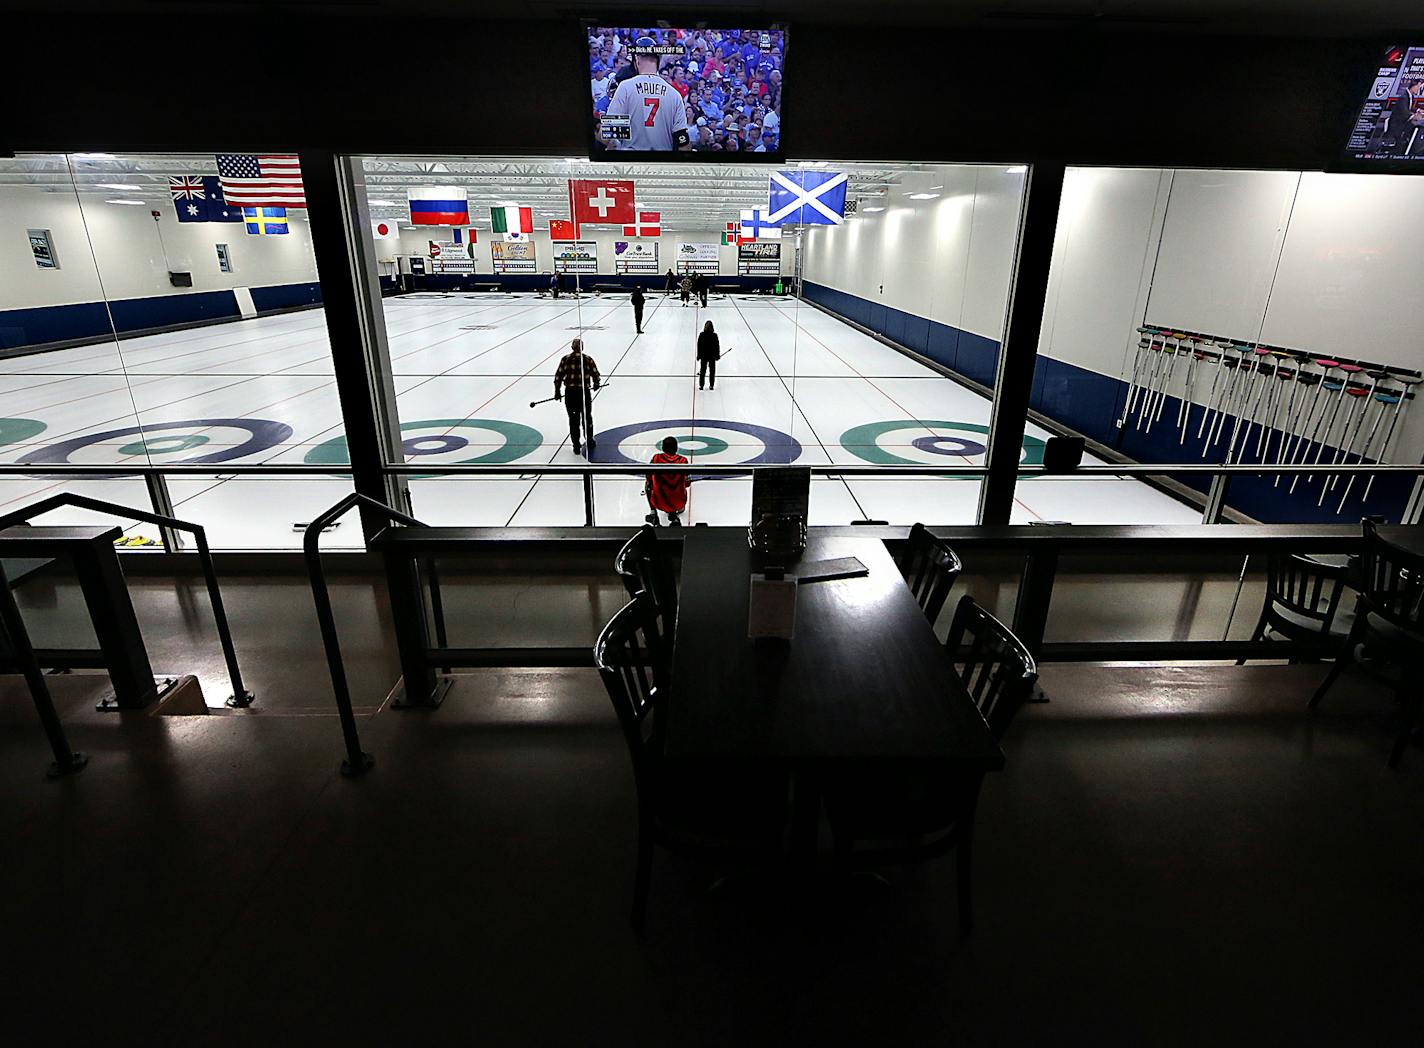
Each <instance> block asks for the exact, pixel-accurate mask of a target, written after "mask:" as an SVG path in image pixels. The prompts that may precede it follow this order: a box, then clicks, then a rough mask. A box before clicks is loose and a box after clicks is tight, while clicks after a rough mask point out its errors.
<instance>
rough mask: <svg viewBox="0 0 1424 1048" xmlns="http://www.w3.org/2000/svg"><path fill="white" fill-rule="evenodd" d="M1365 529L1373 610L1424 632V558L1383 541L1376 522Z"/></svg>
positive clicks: (1368, 593)
mask: <svg viewBox="0 0 1424 1048" xmlns="http://www.w3.org/2000/svg"><path fill="white" fill-rule="evenodd" d="M1361 524H1362V525H1363V527H1364V529H1365V554H1364V558H1363V560H1364V564H1363V567H1364V576H1365V593H1364V596H1365V600H1366V602H1367V603H1368V605H1369V610H1370V611H1373V612H1374V613H1375V614H1377V615H1379V616H1380V617H1381V618H1383V619H1385V620H1386V621H1388V622H1390V623H1392V624H1393V625H1395V626H1397V627H1399V628H1400V629H1402V630H1409V631H1411V632H1413V633H1424V556H1420V555H1419V554H1417V553H1410V552H1409V551H1408V550H1405V549H1401V548H1400V547H1398V546H1396V545H1394V544H1393V543H1392V542H1386V541H1385V540H1384V539H1382V538H1380V534H1379V529H1378V528H1377V527H1376V526H1375V522H1374V521H1372V520H1369V519H1366V520H1363V521H1361Z"/></svg>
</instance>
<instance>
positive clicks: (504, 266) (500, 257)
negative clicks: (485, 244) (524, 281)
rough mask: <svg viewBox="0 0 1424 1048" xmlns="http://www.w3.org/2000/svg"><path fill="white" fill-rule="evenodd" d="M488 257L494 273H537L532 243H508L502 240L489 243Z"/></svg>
mask: <svg viewBox="0 0 1424 1048" xmlns="http://www.w3.org/2000/svg"><path fill="white" fill-rule="evenodd" d="M490 259H491V260H492V261H493V262H494V271H495V272H496V273H537V272H538V271H539V268H538V266H537V265H535V261H534V244H533V242H532V241H531V242H530V243H528V244H509V243H506V242H505V241H503V240H495V241H492V242H491V243H490Z"/></svg>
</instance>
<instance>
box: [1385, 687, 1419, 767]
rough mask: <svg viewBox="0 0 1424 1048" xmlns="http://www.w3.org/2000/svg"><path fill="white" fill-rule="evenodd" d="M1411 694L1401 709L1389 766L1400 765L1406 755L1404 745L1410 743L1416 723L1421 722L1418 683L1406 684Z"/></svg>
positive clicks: (1390, 752)
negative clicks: (1401, 759)
mask: <svg viewBox="0 0 1424 1048" xmlns="http://www.w3.org/2000/svg"><path fill="white" fill-rule="evenodd" d="M1405 686H1406V687H1408V688H1409V689H1410V692H1411V694H1410V695H1409V697H1408V698H1406V699H1405V700H1404V708H1403V709H1401V710H1400V711H1399V731H1398V732H1397V733H1396V734H1395V736H1394V747H1393V748H1392V749H1391V750H1390V751H1389V766H1390V767H1391V768H1398V767H1399V760H1400V758H1401V757H1403V756H1404V747H1405V746H1407V745H1409V737H1410V736H1411V735H1412V734H1414V725H1415V724H1417V723H1418V722H1419V706H1420V695H1419V690H1418V685H1417V684H1416V683H1410V684H1406V685H1405Z"/></svg>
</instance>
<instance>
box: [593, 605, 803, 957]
mask: <svg viewBox="0 0 1424 1048" xmlns="http://www.w3.org/2000/svg"><path fill="white" fill-rule="evenodd" d="M669 654H670V653H669V651H668V649H667V646H666V644H665V642H664V640H663V638H662V635H661V633H660V631H659V628H658V611H657V608H656V607H655V606H654V604H653V601H652V598H651V596H650V595H649V594H648V593H646V592H642V593H639V594H638V595H637V596H636V597H635V598H634V599H633V600H632V601H630V602H629V603H628V604H627V605H625V606H624V607H623V608H622V610H620V611H619V612H618V613H617V614H616V615H614V616H613V618H612V619H610V620H609V622H608V625H607V626H605V627H604V629H603V632H602V633H601V634H600V635H599V638H598V641H597V643H596V644H595V645H594V649H593V661H594V665H595V666H597V668H598V672H599V675H600V676H601V677H602V678H603V686H604V688H605V689H606V690H607V691H608V698H609V700H610V701H611V702H612V703H613V709H614V711H615V712H616V713H617V715H618V724H619V726H620V727H621V728H622V729H623V740H624V742H625V743H626V744H627V746H628V756H629V757H630V758H631V760H632V763H633V783H634V786H635V788H636V790H637V795H638V861H637V873H636V875H635V879H634V885H633V909H632V914H631V917H632V922H633V927H634V928H635V929H636V930H637V931H638V932H640V933H641V932H642V930H643V923H644V917H645V914H646V911H647V903H648V885H649V881H650V879H651V876H652V864H653V847H654V845H662V846H663V847H665V848H668V849H670V850H676V851H680V852H684V853H689V854H695V855H700V856H702V857H704V858H709V859H724V860H727V859H742V860H747V859H754V858H755V859H762V860H765V859H766V858H768V857H770V856H775V855H779V853H780V851H781V837H782V832H783V828H784V826H785V823H786V781H785V778H784V777H783V776H780V775H763V774H759V773H757V772H748V771H745V770H741V769H739V770H737V771H736V773H735V774H733V775H726V776H709V775H705V774H692V773H682V772H679V771H677V770H675V769H670V768H669V767H668V766H667V764H666V762H665V760H664V758H663V738H664V733H665V730H666V716H667V709H666V707H667V703H668V694H669V690H668V683H669V682H668V677H669V672H670V665H671V663H670V660H669Z"/></svg>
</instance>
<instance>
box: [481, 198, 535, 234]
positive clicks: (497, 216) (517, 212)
mask: <svg viewBox="0 0 1424 1048" xmlns="http://www.w3.org/2000/svg"><path fill="white" fill-rule="evenodd" d="M490 222H491V223H492V225H493V227H494V231H495V232H496V233H503V234H504V239H505V240H516V241H517V240H528V239H529V235H530V234H531V233H533V232H534V209H533V208H532V207H520V206H519V205H518V204H499V205H498V206H496V207H492V208H490Z"/></svg>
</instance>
